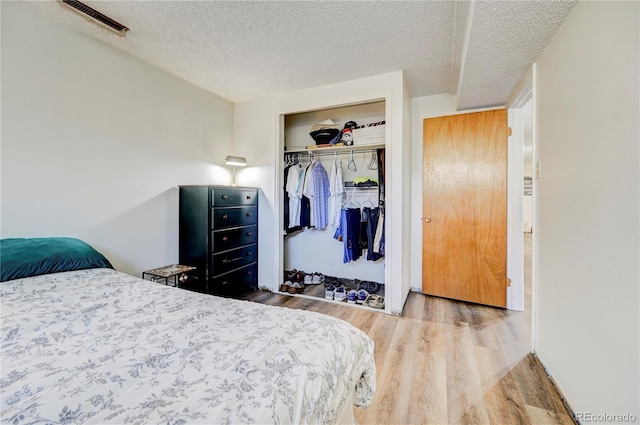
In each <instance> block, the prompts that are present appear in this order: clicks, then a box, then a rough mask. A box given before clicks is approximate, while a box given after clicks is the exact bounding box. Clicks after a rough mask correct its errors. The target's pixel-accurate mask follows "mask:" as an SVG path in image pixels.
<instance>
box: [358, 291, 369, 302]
mask: <svg viewBox="0 0 640 425" xmlns="http://www.w3.org/2000/svg"><path fill="white" fill-rule="evenodd" d="M368 296H369V293H368V292H367V291H365V290H364V289H360V290H359V291H358V298H357V300H356V303H358V304H362V303H364V302H365V301H366V300H367V297H368Z"/></svg>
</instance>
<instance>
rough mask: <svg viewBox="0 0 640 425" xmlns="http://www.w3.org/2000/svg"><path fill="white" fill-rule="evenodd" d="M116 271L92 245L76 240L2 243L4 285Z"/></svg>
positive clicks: (0, 269)
mask: <svg viewBox="0 0 640 425" xmlns="http://www.w3.org/2000/svg"><path fill="white" fill-rule="evenodd" d="M97 267H101V268H111V269H112V268H113V266H112V265H111V263H109V261H108V260H107V259H106V258H105V257H104V256H103V255H102V254H100V253H99V252H98V251H96V250H95V249H93V248H92V247H91V246H89V245H87V244H86V243H84V242H82V241H81V240H79V239H75V238H29V239H24V238H11V239H1V240H0V282H5V281H7V280H13V279H19V278H22V277H30V276H38V275H41V274H48V273H58V272H66V271H69V270H82V269H92V268H97Z"/></svg>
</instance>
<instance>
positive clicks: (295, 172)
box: [286, 165, 302, 227]
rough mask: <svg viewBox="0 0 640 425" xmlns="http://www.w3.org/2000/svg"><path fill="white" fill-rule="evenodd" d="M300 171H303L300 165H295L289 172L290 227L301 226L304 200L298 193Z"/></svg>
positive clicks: (287, 188)
mask: <svg viewBox="0 0 640 425" xmlns="http://www.w3.org/2000/svg"><path fill="white" fill-rule="evenodd" d="M300 171H301V169H300V167H299V166H298V165H294V166H292V167H290V168H289V170H288V176H287V185H286V190H287V195H288V197H289V227H296V226H300V206H301V200H302V198H301V197H300V196H299V195H298V192H297V187H298V181H299V180H300Z"/></svg>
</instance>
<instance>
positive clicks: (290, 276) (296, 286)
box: [280, 269, 306, 294]
mask: <svg viewBox="0 0 640 425" xmlns="http://www.w3.org/2000/svg"><path fill="white" fill-rule="evenodd" d="M284 275H285V279H286V281H285V282H284V283H283V284H282V285H280V292H288V293H290V294H302V293H303V292H304V285H303V283H302V282H303V281H304V279H305V277H306V276H305V272H303V271H299V270H296V269H293V270H291V271H287V270H285V272H284Z"/></svg>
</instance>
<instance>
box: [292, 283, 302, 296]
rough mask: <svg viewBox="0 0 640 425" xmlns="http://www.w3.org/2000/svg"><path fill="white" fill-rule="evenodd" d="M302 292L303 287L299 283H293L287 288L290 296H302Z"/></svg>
mask: <svg viewBox="0 0 640 425" xmlns="http://www.w3.org/2000/svg"><path fill="white" fill-rule="evenodd" d="M303 292H304V286H303V285H302V284H301V283H298V282H293V283H292V284H291V286H290V287H289V293H290V294H302V293H303Z"/></svg>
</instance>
